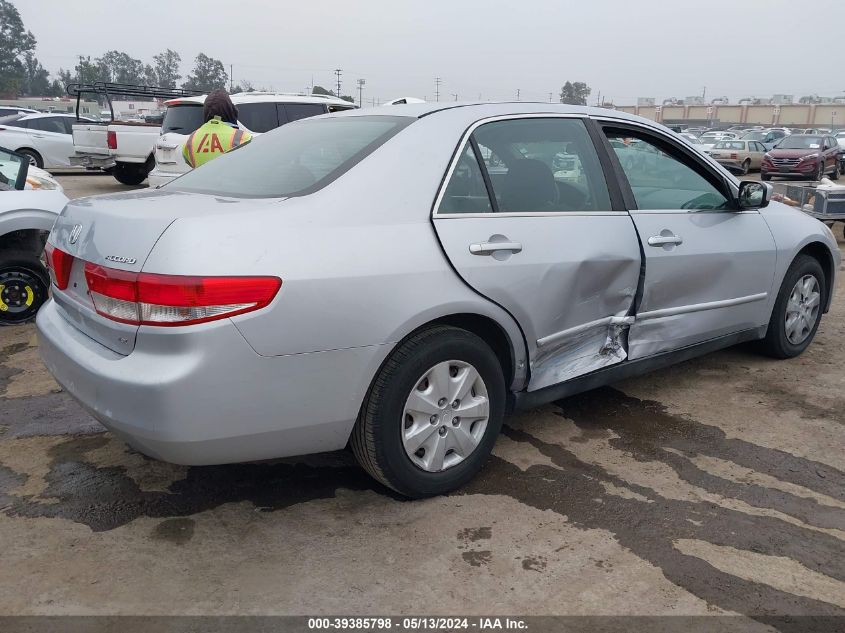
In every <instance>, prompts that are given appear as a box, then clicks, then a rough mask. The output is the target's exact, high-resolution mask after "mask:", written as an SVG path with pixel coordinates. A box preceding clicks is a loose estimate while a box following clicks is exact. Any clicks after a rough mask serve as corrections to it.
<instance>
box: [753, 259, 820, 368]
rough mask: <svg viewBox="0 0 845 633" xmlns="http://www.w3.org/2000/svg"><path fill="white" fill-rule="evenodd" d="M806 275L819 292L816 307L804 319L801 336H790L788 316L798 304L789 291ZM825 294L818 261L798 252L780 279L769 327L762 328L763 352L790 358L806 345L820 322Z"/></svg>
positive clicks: (793, 290)
mask: <svg viewBox="0 0 845 633" xmlns="http://www.w3.org/2000/svg"><path fill="white" fill-rule="evenodd" d="M810 277H812V278H815V280H816V284H817V291H818V295H819V296H818V303H817V305H816V306H815V307H816V310H815V313H814V315H813V317H812V320H813V322H812V323H807V322H806V321H807V320H808V319H805V320H804V323H805V324H806V325H807V327H806V330H807V331H806V333H805V334H802V336H803V338H801V339H800V340H798V339H795V338H794V339H793V340H790V338H789V334H788V325H789V318H790V316H791V315H792V316H793V317H794V315H795V314H796V313H795V312H794V311H793V310H795V309H800V307H801V306H800V305H798V304H797V303H796V302H795V301H794V299H793V295H794V294H795V292H796V287H797V284H798V283H799V282H800V281H803V280H805V279H808V278H810ZM826 297H827V284H826V280H825V277H824V271H823V270H822V267H821V264H819V262H818V260H817V259H815V258H814V257H810V256H809V255H798V257H796V258H795V261H793V262H792V265H791V266H790V267H789V270H787V271H786V275H785V276H784V278H783V283H781V286H780V290H779V291H778V296H777V300H776V301H775V307H774V309H773V310H772V316H771V318H770V319H769V329H768V331H767V332H766V338H765V339H763V341H762V350H763V352H764V353H765V354H767V355H769V356H772V357H773V358H781V359H783V358H794V357H795V356H798V355H799V354H801V353H802V352H803V351H804V350H805V349H807V346H809V345H810V343H811V342H812V341H813V338H814V337H815V335H816V331H817V330H818V328H819V323H821V317H822V310H823V308H824V305H825V301H826ZM802 301H803V299H802ZM799 311H800V310H799Z"/></svg>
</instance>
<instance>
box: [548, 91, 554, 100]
mask: <svg viewBox="0 0 845 633" xmlns="http://www.w3.org/2000/svg"><path fill="white" fill-rule="evenodd" d="M552 94H554V93H552V92H550V93H549V103H551V102H552Z"/></svg>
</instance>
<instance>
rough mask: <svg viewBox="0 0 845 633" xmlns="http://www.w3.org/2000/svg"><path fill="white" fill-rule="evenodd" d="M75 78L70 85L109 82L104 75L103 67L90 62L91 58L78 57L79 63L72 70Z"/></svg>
mask: <svg viewBox="0 0 845 633" xmlns="http://www.w3.org/2000/svg"><path fill="white" fill-rule="evenodd" d="M74 70H75V71H76V77H74V78H73V81H71V82H70V83H81V84H92V83H94V82H95V81H109V77H108V76H107V75H105V74H104V72H103V67H102V66H101V65H100V64H99V63H97V62H96V61H93V62H92V61H91V57H90V56H89V57H82V56H81V55H80V57H79V63H78V64H76V67H75V68H74Z"/></svg>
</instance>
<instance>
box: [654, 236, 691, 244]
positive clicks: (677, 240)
mask: <svg viewBox="0 0 845 633" xmlns="http://www.w3.org/2000/svg"><path fill="white" fill-rule="evenodd" d="M683 243H684V238H682V237H681V236H680V235H652V236H651V237H650V238H648V245H649V246H666V245H667V244H675V245H680V244H683Z"/></svg>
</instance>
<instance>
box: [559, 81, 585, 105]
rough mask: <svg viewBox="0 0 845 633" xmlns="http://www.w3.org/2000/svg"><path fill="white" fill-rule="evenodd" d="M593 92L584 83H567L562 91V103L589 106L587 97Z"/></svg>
mask: <svg viewBox="0 0 845 633" xmlns="http://www.w3.org/2000/svg"><path fill="white" fill-rule="evenodd" d="M591 92H592V90H591V89H590V87H589V86H588V85H587V84H585V83H584V82H583V81H576V82H575V83H571V82H569V81H567V82H566V83H565V84H563V88H561V89H560V102H561V103H568V104H569V105H587V97H589V96H590V93H591Z"/></svg>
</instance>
